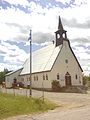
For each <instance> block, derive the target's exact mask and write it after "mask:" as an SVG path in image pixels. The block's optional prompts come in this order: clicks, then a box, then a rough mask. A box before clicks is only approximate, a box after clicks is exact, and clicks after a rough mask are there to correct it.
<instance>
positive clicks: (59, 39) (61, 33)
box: [55, 16, 68, 46]
mask: <svg viewBox="0 0 90 120" xmlns="http://www.w3.org/2000/svg"><path fill="white" fill-rule="evenodd" d="M66 32H67V31H65V30H64V29H63V25H62V22H61V18H60V16H59V22H58V30H57V31H56V32H55V34H56V46H59V45H61V44H63V40H66V41H67V40H68V39H67V34H66Z"/></svg>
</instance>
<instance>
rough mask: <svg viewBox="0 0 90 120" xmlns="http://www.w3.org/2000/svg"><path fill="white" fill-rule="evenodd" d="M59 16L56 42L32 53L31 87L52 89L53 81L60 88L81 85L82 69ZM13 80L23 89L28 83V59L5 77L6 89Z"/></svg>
mask: <svg viewBox="0 0 90 120" xmlns="http://www.w3.org/2000/svg"><path fill="white" fill-rule="evenodd" d="M66 32H67V31H66V30H64V28H63V25H62V22H61V18H60V16H59V23H58V30H57V31H56V32H55V37H56V40H55V41H54V42H53V43H52V44H50V45H48V46H46V47H43V48H41V49H39V50H37V51H35V52H33V53H32V76H31V80H32V87H33V88H42V87H44V88H46V89H51V88H52V82H53V81H54V80H56V81H59V83H60V86H61V87H63V86H77V85H82V84H83V83H82V72H83V70H82V68H81V66H80V64H79V62H78V60H77V58H76V56H75V54H74V52H73V50H72V48H71V46H70V42H69V40H68V38H67V33H66ZM14 78H16V79H17V80H18V81H20V82H22V83H23V84H24V86H25V87H27V85H29V83H30V59H27V60H26V61H25V63H24V65H23V67H22V69H20V70H18V71H14V72H12V73H11V74H7V75H6V87H11V85H12V83H13V80H14Z"/></svg>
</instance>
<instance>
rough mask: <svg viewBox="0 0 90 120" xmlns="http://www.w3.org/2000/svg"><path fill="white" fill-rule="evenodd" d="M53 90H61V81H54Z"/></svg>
mask: <svg viewBox="0 0 90 120" xmlns="http://www.w3.org/2000/svg"><path fill="white" fill-rule="evenodd" d="M52 90H53V91H59V90H60V84H59V81H57V80H53V81H52Z"/></svg>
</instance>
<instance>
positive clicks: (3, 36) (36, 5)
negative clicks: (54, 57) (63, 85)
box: [0, 0, 90, 75]
mask: <svg viewBox="0 0 90 120" xmlns="http://www.w3.org/2000/svg"><path fill="white" fill-rule="evenodd" d="M59 15H60V17H61V20H62V24H63V27H64V29H65V30H66V31H67V37H68V39H69V40H70V44H71V47H72V49H73V51H74V53H75V55H76V57H77V59H78V61H79V63H80V65H81V67H82V69H83V73H84V74H85V75H89V74H90V0H0V71H3V70H4V68H7V69H8V70H16V69H18V68H20V67H22V65H23V63H24V61H25V60H26V59H27V58H28V56H29V41H28V37H29V32H30V29H31V30H32V44H33V51H35V50H37V49H39V48H41V47H44V46H46V45H48V44H49V43H51V42H52V41H53V40H55V31H57V29H58V16H59Z"/></svg>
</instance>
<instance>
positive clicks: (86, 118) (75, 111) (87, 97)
mask: <svg viewBox="0 0 90 120" xmlns="http://www.w3.org/2000/svg"><path fill="white" fill-rule="evenodd" d="M7 92H12V91H10V90H7ZM15 92H16V91H15ZM19 92H20V93H21V94H26V93H27V95H29V91H25V90H24V91H23V92H21V91H20V90H19V91H18V90H17V92H16V93H15V94H17V93H18V94H19ZM32 93H33V94H32V95H33V97H41V96H42V95H43V92H41V91H36V90H33V92H32ZM44 97H45V98H47V99H49V100H51V101H53V102H55V103H58V104H60V105H62V106H61V107H59V108H56V109H55V110H50V111H48V112H47V113H42V114H37V115H22V116H17V117H13V118H8V119H5V120H90V91H89V92H88V94H77V93H54V92H44Z"/></svg>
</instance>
